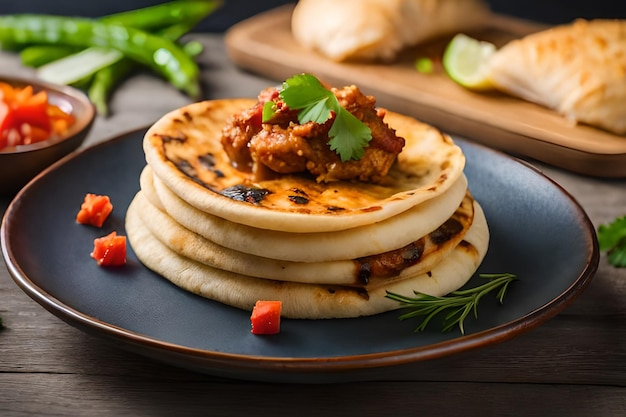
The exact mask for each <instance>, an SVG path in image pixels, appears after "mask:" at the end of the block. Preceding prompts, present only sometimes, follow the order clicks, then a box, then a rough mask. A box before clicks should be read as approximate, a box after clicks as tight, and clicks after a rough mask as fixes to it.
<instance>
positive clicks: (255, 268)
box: [127, 191, 474, 289]
mask: <svg viewBox="0 0 626 417" xmlns="http://www.w3.org/2000/svg"><path fill="white" fill-rule="evenodd" d="M128 210H129V214H128V220H127V221H128V222H137V221H139V220H140V219H141V218H144V219H150V220H149V221H147V222H142V223H143V226H144V227H146V228H148V229H149V230H150V232H151V233H152V235H153V236H154V237H155V238H156V239H158V240H159V241H161V242H162V243H163V244H164V245H165V246H167V247H168V248H169V249H170V250H172V251H174V252H176V253H178V254H179V255H181V256H183V257H186V258H189V259H192V260H195V261H198V262H201V263H203V264H206V265H209V266H212V267H215V268H218V269H222V270H226V271H231V272H236V273H240V274H243V275H250V276H255V277H258V278H265V279H274V280H279V281H292V282H304V283H315V284H332V285H346V286H359V287H367V288H368V289H372V288H374V287H376V286H380V285H388V284H389V283H390V282H393V281H395V280H400V279H406V278H410V277H413V276H415V275H418V274H423V273H425V272H428V271H429V270H430V269H432V268H433V267H434V266H435V265H436V264H438V263H439V262H440V261H441V260H442V259H443V258H444V257H446V256H447V255H448V254H449V253H450V252H451V251H452V250H453V249H454V248H455V247H456V246H457V245H458V244H459V243H460V241H461V239H463V237H464V236H465V234H466V233H467V230H469V228H470V225H471V223H472V220H473V216H474V206H473V199H472V198H471V197H470V196H469V195H467V196H466V198H465V199H464V201H463V203H462V204H461V206H460V207H459V208H458V209H457V211H456V212H455V213H454V214H453V215H452V216H451V218H450V219H448V220H447V221H446V222H444V223H443V224H442V225H441V226H440V227H439V228H437V229H436V230H435V231H433V232H432V233H429V234H427V235H426V236H422V237H416V238H414V242H411V243H410V244H409V245H406V246H404V247H401V248H398V249H396V250H393V251H390V252H385V253H383V254H378V255H374V256H370V257H365V258H360V259H346V260H340V261H330V262H290V261H281V260H277V259H271V258H265V257H260V256H255V255H249V254H247V253H243V252H238V251H235V250H232V249H228V248H225V247H223V246H220V245H218V244H216V243H214V242H211V241H210V240H208V239H206V238H203V237H202V236H200V235H198V234H197V233H194V232H193V231H191V230H189V229H187V228H185V227H183V226H181V225H180V224H179V223H178V222H176V221H175V220H174V219H172V218H171V217H170V216H169V215H168V214H167V213H166V212H164V211H162V210H160V209H159V208H157V207H155V206H153V205H152V203H151V202H150V201H149V200H148V199H147V198H146V197H145V193H144V192H142V191H140V192H139V193H138V194H137V195H136V196H135V198H134V200H133V202H132V204H131V206H130V207H129V209H128Z"/></svg>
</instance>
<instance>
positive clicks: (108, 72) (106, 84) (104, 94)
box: [87, 59, 137, 116]
mask: <svg viewBox="0 0 626 417" xmlns="http://www.w3.org/2000/svg"><path fill="white" fill-rule="evenodd" d="M135 69H137V65H136V63H135V62H134V61H131V60H130V59H122V60H120V61H118V62H116V63H114V64H112V65H109V66H108V67H104V68H102V69H101V70H98V71H97V72H96V73H95V74H94V75H93V79H92V81H91V84H90V85H89V88H88V89H87V95H88V96H89V99H90V100H91V102H92V103H93V104H94V106H96V110H97V111H98V114H100V115H102V116H106V115H108V114H109V104H108V102H109V95H110V94H111V91H112V90H113V88H114V87H115V86H116V85H117V84H118V83H119V82H120V80H121V79H123V78H124V77H126V76H127V75H128V74H129V73H130V72H131V71H133V70H135Z"/></svg>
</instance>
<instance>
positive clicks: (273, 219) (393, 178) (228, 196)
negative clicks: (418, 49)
mask: <svg viewBox="0 0 626 417" xmlns="http://www.w3.org/2000/svg"><path fill="white" fill-rule="evenodd" d="M255 103H256V101H255V100H248V99H229V100H213V101H204V102H198V103H193V104H190V105H188V106H186V107H183V108H180V109H177V110H174V111H172V112H170V113H168V114H166V115H165V116H163V117H162V118H161V119H160V120H159V121H157V122H156V123H155V124H154V125H153V126H152V127H151V128H150V129H149V130H148V132H147V133H146V135H145V139H144V152H145V155H146V160H147V163H148V164H149V165H150V167H151V168H152V170H153V171H154V174H155V176H156V177H158V178H159V179H160V180H161V181H162V182H163V183H164V184H165V185H166V186H167V188H168V189H170V190H171V191H172V192H174V193H175V194H176V195H177V196H178V197H180V199H181V200H183V201H185V202H186V203H188V204H190V205H191V206H193V207H195V208H197V209H198V210H200V211H202V212H205V213H209V214H212V215H215V216H218V217H220V218H223V219H226V220H228V221H231V222H234V223H238V224H244V225H248V226H252V227H258V228H260V227H262V228H263V229H268V230H276V231H284V232H290V233H314V232H334V231H338V230H345V229H350V228H354V227H359V226H364V225H371V224H374V223H378V222H381V221H383V220H386V219H389V218H391V217H393V216H396V215H398V214H400V213H403V212H405V211H407V210H409V209H410V208H413V207H415V206H416V205H418V204H421V203H424V202H426V201H428V200H431V199H433V198H435V197H437V196H440V195H442V194H444V193H445V192H447V191H448V190H449V189H450V188H451V187H452V186H453V185H454V184H455V183H456V181H457V180H458V179H459V178H460V177H461V175H462V172H463V168H464V165H465V157H464V155H463V153H462V151H461V149H460V148H459V147H458V146H456V145H455V144H454V142H453V141H452V140H451V139H450V138H449V137H448V136H446V135H444V134H442V133H441V132H440V131H439V130H437V129H435V128H434V127H431V126H428V125H426V124H423V123H421V122H419V121H417V120H415V119H413V118H410V117H407V116H403V115H400V114H397V113H393V112H387V114H386V116H385V121H386V122H387V123H388V124H389V125H390V126H392V127H393V128H394V129H395V130H396V132H397V134H398V135H399V136H402V137H404V138H405V140H406V145H405V147H404V149H403V150H402V152H401V153H400V155H399V156H398V159H397V162H396V164H395V165H394V166H393V167H392V168H391V170H390V172H389V173H388V175H387V176H386V180H385V182H384V183H382V184H373V183H364V182H357V181H336V182H332V183H328V184H326V183H324V184H320V183H317V182H316V181H315V179H310V178H305V177H303V176H301V175H282V176H281V177H280V178H278V179H272V180H264V181H259V182H251V179H250V177H249V174H247V173H245V172H243V171H239V170H238V169H237V168H236V167H234V166H233V165H232V164H231V161H230V159H229V158H228V155H227V154H226V153H225V152H224V150H223V149H222V145H221V143H220V137H221V128H222V126H224V125H225V124H226V122H227V120H228V119H229V117H231V116H232V115H233V114H235V113H238V112H240V111H243V110H244V109H246V108H249V107H251V106H253V105H254V104H255Z"/></svg>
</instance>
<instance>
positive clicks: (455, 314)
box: [386, 273, 517, 334]
mask: <svg viewBox="0 0 626 417" xmlns="http://www.w3.org/2000/svg"><path fill="white" fill-rule="evenodd" d="M480 277H481V278H485V279H488V280H489V281H488V282H486V283H485V284H482V285H480V286H478V287H474V288H469V289H466V290H457V291H453V292H451V293H450V294H448V295H446V296H443V297H435V296H432V295H428V294H423V293H419V292H414V294H415V297H407V296H404V295H399V294H395V293H392V292H389V291H387V295H386V297H387V298H390V299H392V300H396V301H399V302H400V303H402V304H403V306H402V308H406V309H411V311H409V312H408V313H405V314H402V315H401V316H400V317H398V318H399V319H400V320H406V319H410V318H414V317H423V318H422V321H421V322H420V324H419V326H417V328H416V329H415V331H416V332H418V331H423V330H424V329H425V328H426V326H427V325H428V323H429V322H430V321H431V320H432V319H433V318H434V317H435V316H437V315H438V314H440V313H443V312H445V311H447V314H446V316H445V317H444V323H443V329H442V331H444V332H447V331H449V330H451V329H452V328H453V327H454V326H456V325H458V326H459V330H460V331H461V334H465V328H464V326H463V325H464V323H465V318H466V317H467V316H468V315H469V314H470V313H471V312H473V313H474V318H476V317H478V302H479V301H480V299H481V298H482V297H483V296H484V295H486V294H488V293H490V292H491V291H494V290H496V289H497V290H498V293H497V294H496V298H497V299H498V301H499V302H500V304H502V303H503V302H504V294H505V293H506V290H507V289H508V287H509V284H511V282H513V281H515V280H517V276H516V275H514V274H509V273H506V274H480Z"/></svg>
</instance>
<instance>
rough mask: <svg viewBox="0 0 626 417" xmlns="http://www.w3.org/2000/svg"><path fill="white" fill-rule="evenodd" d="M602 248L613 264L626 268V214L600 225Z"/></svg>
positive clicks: (599, 237) (599, 236)
mask: <svg viewBox="0 0 626 417" xmlns="http://www.w3.org/2000/svg"><path fill="white" fill-rule="evenodd" d="M598 243H599V245H600V250H601V251H602V252H606V253H607V255H608V260H609V263H610V264H611V265H613V266H614V267H616V268H626V215H625V216H622V217H618V218H616V219H615V220H613V222H611V223H609V224H608V225H607V224H601V225H600V226H599V227H598Z"/></svg>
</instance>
